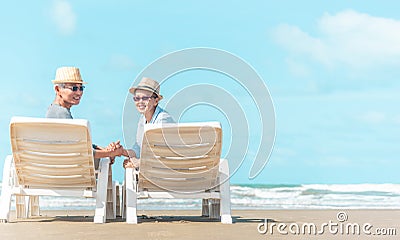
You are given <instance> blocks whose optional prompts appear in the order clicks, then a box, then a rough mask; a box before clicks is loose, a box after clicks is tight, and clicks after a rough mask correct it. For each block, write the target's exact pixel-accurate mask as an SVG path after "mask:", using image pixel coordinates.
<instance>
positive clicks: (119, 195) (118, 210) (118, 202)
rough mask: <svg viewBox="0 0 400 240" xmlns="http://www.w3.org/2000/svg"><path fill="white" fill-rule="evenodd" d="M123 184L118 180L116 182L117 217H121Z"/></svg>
mask: <svg viewBox="0 0 400 240" xmlns="http://www.w3.org/2000/svg"><path fill="white" fill-rule="evenodd" d="M120 191H121V186H120V185H119V183H118V182H115V212H116V217H121V216H122V215H121V194H120Z"/></svg>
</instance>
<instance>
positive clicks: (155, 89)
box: [123, 77, 174, 168]
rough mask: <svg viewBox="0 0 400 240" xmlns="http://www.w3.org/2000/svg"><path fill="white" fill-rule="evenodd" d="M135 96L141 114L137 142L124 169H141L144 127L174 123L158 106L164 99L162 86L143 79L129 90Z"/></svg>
mask: <svg viewBox="0 0 400 240" xmlns="http://www.w3.org/2000/svg"><path fill="white" fill-rule="evenodd" d="M129 92H130V93H131V94H133V101H134V102H135V106H136V109H137V110H138V111H139V113H140V114H141V116H140V118H139V122H138V127H137V132H136V142H135V144H134V146H133V149H129V150H127V154H128V155H129V158H128V159H125V161H124V164H123V166H124V168H132V167H135V168H137V167H139V163H140V161H139V157H140V149H141V144H142V141H143V134H144V125H145V124H148V123H154V124H157V123H173V122H174V120H173V118H172V117H171V115H169V114H168V112H166V111H165V110H164V109H162V108H161V107H160V106H158V102H159V101H160V100H161V99H163V96H162V95H160V84H159V83H158V82H157V81H155V80H153V79H151V78H148V77H144V78H142V80H141V81H140V83H139V84H138V86H136V87H132V88H130V89H129Z"/></svg>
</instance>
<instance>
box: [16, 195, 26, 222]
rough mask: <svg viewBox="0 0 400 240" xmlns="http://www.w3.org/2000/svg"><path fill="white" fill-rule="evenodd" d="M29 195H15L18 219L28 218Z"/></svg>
mask: <svg viewBox="0 0 400 240" xmlns="http://www.w3.org/2000/svg"><path fill="white" fill-rule="evenodd" d="M28 206H29V196H25V195H15V215H16V218H17V219H20V218H28V217H29V216H28V212H29V209H28Z"/></svg>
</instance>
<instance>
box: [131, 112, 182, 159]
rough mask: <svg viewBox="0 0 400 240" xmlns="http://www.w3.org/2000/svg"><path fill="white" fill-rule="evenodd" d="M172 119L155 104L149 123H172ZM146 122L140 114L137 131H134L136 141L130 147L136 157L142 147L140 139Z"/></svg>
mask: <svg viewBox="0 0 400 240" xmlns="http://www.w3.org/2000/svg"><path fill="white" fill-rule="evenodd" d="M174 122H175V121H174V119H173V118H172V117H171V115H169V113H168V112H166V111H165V110H164V109H162V108H161V107H159V106H158V105H157V107H156V110H155V111H154V114H153V117H152V118H151V120H150V122H149V123H152V124H157V123H174ZM145 124H147V123H146V118H145V117H144V115H143V114H142V115H141V116H140V118H139V122H138V126H137V132H136V142H135V144H134V145H133V147H132V150H133V151H134V152H135V154H136V157H137V158H140V150H141V149H142V141H143V136H144V125H145Z"/></svg>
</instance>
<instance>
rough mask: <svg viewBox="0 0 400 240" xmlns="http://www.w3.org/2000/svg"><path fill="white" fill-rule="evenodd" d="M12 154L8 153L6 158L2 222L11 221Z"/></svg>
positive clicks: (0, 212)
mask: <svg viewBox="0 0 400 240" xmlns="http://www.w3.org/2000/svg"><path fill="white" fill-rule="evenodd" d="M11 166H12V156H11V155H8V156H7V157H6V159H5V160H4V167H3V183H2V190H1V197H0V203H1V204H0V222H1V223H3V222H9V221H10V208H11V177H12V167H11Z"/></svg>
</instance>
